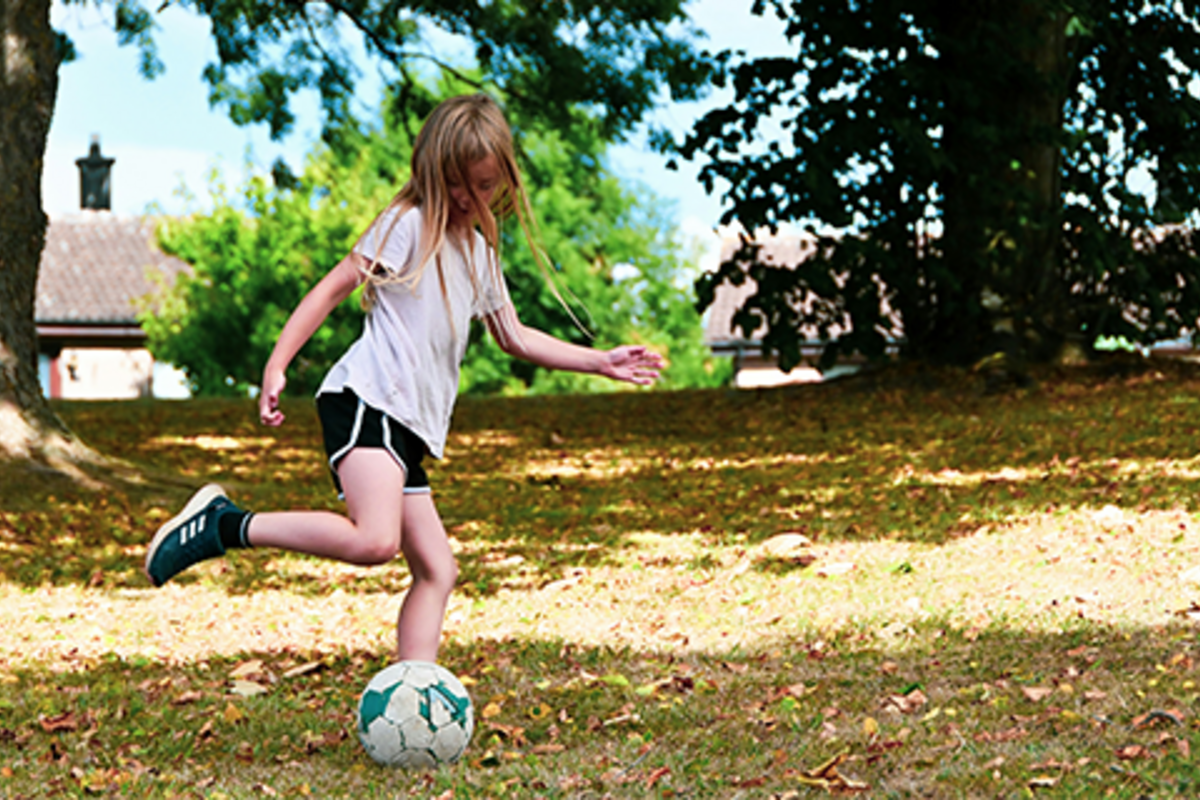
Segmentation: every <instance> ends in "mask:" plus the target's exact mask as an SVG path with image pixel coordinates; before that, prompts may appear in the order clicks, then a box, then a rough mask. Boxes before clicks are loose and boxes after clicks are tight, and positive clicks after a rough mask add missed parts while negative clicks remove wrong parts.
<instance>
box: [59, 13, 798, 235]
mask: <svg viewBox="0 0 1200 800" xmlns="http://www.w3.org/2000/svg"><path fill="white" fill-rule="evenodd" d="M749 6H750V0H694V2H692V3H691V4H690V5H689V6H688V8H689V11H690V13H691V15H692V19H693V20H694V21H695V23H696V24H697V26H698V27H700V28H701V30H703V31H705V32H706V34H707V36H708V39H707V42H706V46H708V47H709V48H711V49H714V50H717V49H724V48H743V49H746V50H748V51H750V52H752V53H754V54H757V55H767V54H781V53H784V52H787V43H786V40H785V38H784V36H783V34H782V25H781V24H780V23H779V22H778V21H777V20H775V19H774V18H771V17H768V18H761V17H755V16H753V15H751V14H750V12H749V10H748V9H749ZM107 13H108V14H111V10H109V11H108V12H107ZM52 19H53V24H54V26H55V27H56V28H57V29H59V30H62V31H64V32H65V33H67V35H68V36H70V37H71V39H72V40H73V42H74V43H75V48H76V51H77V52H78V54H79V57H78V59H77V60H76V61H74V62H72V63H69V64H66V65H64V66H63V67H62V69H61V70H60V74H59V80H60V83H59V90H58V101H57V104H56V107H55V112H54V117H53V121H52V123H51V128H50V136H49V140H48V143H47V149H46V159H45V171H44V178H43V184H42V194H43V205H44V208H45V209H46V212H47V213H48V214H49V215H50V216H51V217H52V218H55V217H62V216H64V215H69V214H72V213H76V212H78V210H79V170H78V168H77V167H76V165H75V159H77V158H81V157H84V156H86V155H87V153H88V147H89V144H90V142H91V140H92V137H93V136H95V137H98V138H99V141H100V147H101V151H102V153H103V155H105V156H107V157H110V158H115V159H116V163H115V165H114V167H113V173H112V210H113V212H114V213H116V214H120V215H136V214H144V213H171V214H175V213H183V212H186V211H189V210H197V209H200V210H202V209H203V208H205V207H206V206H207V201H206V198H207V196H208V185H209V178H210V175H211V173H212V171H213V169H214V168H216V169H219V170H220V172H221V173H222V174H223V176H224V179H225V181H226V182H227V183H229V184H231V185H232V186H235V187H236V186H237V185H240V183H241V182H242V178H243V176H244V175H245V171H244V169H245V166H246V164H247V161H248V160H249V162H250V163H251V165H255V166H256V167H257V168H258V169H263V168H265V167H266V166H269V165H270V164H271V163H272V162H273V161H274V160H275V158H276V157H277V156H282V157H283V158H284V159H285V160H286V161H287V162H288V163H289V164H291V165H292V166H293V168H298V167H299V166H300V165H301V163H302V160H303V155H304V153H305V152H306V151H307V150H308V149H309V148H310V147H311V146H312V144H313V142H314V141H315V140H316V138H317V131H318V126H319V119H318V115H317V110H316V104H315V102H313V101H312V100H311V99H310V100H309V101H308V102H301V103H299V104H297V106H296V111H297V116H298V121H297V124H296V126H295V128H294V130H293V132H292V133H291V134H290V135H289V136H288V137H287V138H286V139H285V140H284V141H283V142H272V141H270V138H269V136H268V135H267V131H266V127H265V126H251V127H246V128H239V127H238V126H236V125H234V124H233V123H232V122H230V121H229V118H228V116H227V114H226V112H225V111H224V110H223V109H220V108H210V107H209V105H208V90H207V86H206V84H204V82H203V80H202V78H201V70H202V69H203V68H204V66H205V65H206V64H207V63H209V61H210V60H213V56H214V53H215V50H214V48H213V45H212V43H211V37H210V36H209V30H208V24H207V22H206V21H205V20H204V19H202V18H200V17H197V16H195V15H194V14H191V13H188V12H186V11H183V10H180V9H179V8H177V7H175V6H167V7H166V8H165V10H164V11H162V12H161V13H159V14H158V15H157V16H156V19H157V21H158V24H159V28H160V29H159V31H158V32H157V33H156V39H157V41H158V46H159V53H160V58H161V60H162V61H163V63H164V64H165V66H166V71H165V73H164V74H162V75H160V76H159V77H157V78H156V79H154V80H152V81H147V80H144V79H142V78H141V77H140V75H139V73H138V71H137V58H138V56H137V51H136V49H135V48H133V47H119V46H118V45H117V42H116V36H115V35H114V34H113V32H112V25H111V23H110V22H109V21H108V19H107V17H106V15H105V13H104V12H102V11H100V10H98V9H96V8H94V7H91V6H78V5H72V6H70V7H64V6H63V5H62V4H61V3H55V4H54V6H53V17H52ZM367 70H368V71H369V70H370V68H369V67H367ZM360 85H361V86H370V85H371V83H370V80H369V78H368V80H367V81H366V82H365V83H364V84H360ZM376 86H377V84H376ZM375 91H378V90H377V88H376V89H375ZM727 97H728V95H727V94H720V93H717V94H713V95H711V96H710V97H709V98H707V99H706V100H704V101H701V102H700V103H692V104H675V105H667V106H664V107H662V108H660V109H659V110H658V111H657V112H656V113H655V117H654V119H655V121H656V122H658V123H660V124H665V125H666V126H667V127H669V128H670V129H672V130H675V131H678V132H683V131H685V130H687V129H688V127H690V124H691V122H692V121H694V120H695V119H697V118H698V117H699V116H700V114H702V113H703V111H704V110H705V109H707V108H709V107H714V106H716V105H718V104H719V103H720V102H721V100H722V99H723V98H726V99H727ZM611 157H612V167H613V169H614V171H615V172H616V173H617V174H618V175H619V176H621V177H623V178H627V179H630V180H634V181H640V182H642V183H644V184H645V185H647V186H649V187H650V188H651V189H652V190H653V191H654V192H655V194H656V195H657V196H658V197H660V198H662V199H664V200H666V201H667V202H669V203H673V204H674V205H675V209H676V222H677V223H678V225H679V227H680V230H681V231H682V232H683V233H684V235H685V236H688V237H693V238H694V239H695V240H697V241H700V242H701V243H702V244H704V245H706V246H707V249H708V251H709V252H710V253H711V251H712V250H713V249H714V246H715V243H716V241H717V236H716V235H715V233H714V230H715V228H716V226H717V222H718V220H719V217H720V214H721V203H720V200H719V198H718V197H710V196H707V195H706V194H705V193H704V189H703V187H702V186H701V185H700V183H699V181H698V180H697V178H696V169H695V168H694V167H690V166H689V165H687V164H686V163H684V164H682V165H681V169H680V170H679V171H677V172H673V171H670V170H668V169H667V168H666V159H665V158H664V157H662V156H660V155H657V154H655V153H652V152H650V151H649V150H648V149H647V148H646V147H645V146H644V140H641V139H640V138H639V137H638V136H635V137H634V138H633V141H632V143H630V144H627V145H622V146H620V147H617V148H614V150H613V151H612V153H611ZM189 197H190V199H189Z"/></svg>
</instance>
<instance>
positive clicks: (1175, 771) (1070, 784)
mask: <svg viewBox="0 0 1200 800" xmlns="http://www.w3.org/2000/svg"><path fill="white" fill-rule="evenodd" d="M1040 378H1041V381H1040V384H1039V387H1040V388H1037V389H1033V390H1024V391H1020V392H1016V393H1013V394H1010V395H1004V396H989V395H985V394H983V392H982V391H981V387H980V385H979V384H978V383H977V382H976V380H975V378H974V376H972V375H970V374H967V373H959V372H953V371H927V370H926V371H922V370H907V371H893V372H889V373H884V374H881V375H877V376H866V377H861V378H856V379H853V380H851V381H847V382H844V383H840V384H831V385H828V386H822V387H806V388H793V389H781V390H773V391H762V392H751V393H735V392H679V393H641V392H639V393H621V394H615V395H606V396H586V397H570V398H525V399H488V400H474V399H469V398H468V399H464V401H462V403H461V405H460V407H459V412H458V413H457V415H456V418H455V426H454V433H453V434H452V437H451V441H450V446H449V449H448V457H447V459H446V460H445V461H444V462H440V463H437V464H436V465H434V466H433V468H432V471H431V479H432V481H433V483H434V486H435V491H436V492H437V499H438V503H439V507H440V509H441V511H442V514H443V517H444V519H445V521H446V524H447V527H448V529H449V530H450V531H451V535H452V537H453V540H454V547H455V549H456V552H457V554H458V558H459V561H460V568H461V581H460V589H459V591H458V592H457V593H456V595H455V597H454V599H453V600H452V604H451V608H450V610H449V613H448V618H447V629H446V641H445V644H444V647H443V651H442V656H441V661H442V663H443V664H444V665H445V666H447V667H448V668H450V669H451V670H453V671H454V672H455V673H457V674H459V675H460V676H462V677H463V679H464V682H466V683H467V684H468V686H469V688H470V691H471V693H472V696H473V697H474V701H475V710H476V713H477V723H478V724H477V730H476V734H475V738H474V740H473V743H472V746H471V749H470V750H469V751H468V753H467V755H466V757H465V758H464V760H463V762H461V763H460V764H458V765H456V766H454V767H451V768H447V769H442V770H439V771H435V772H430V773H405V772H396V771H390V770H386V769H382V768H379V767H377V766H375V765H374V764H373V763H371V762H370V761H369V760H368V759H367V758H366V756H365V755H364V754H363V752H362V750H361V748H360V747H359V745H358V743H357V741H356V740H355V737H354V733H353V710H354V705H355V703H356V701H357V697H358V694H359V692H361V690H362V687H363V685H364V684H365V683H366V681H367V679H368V678H369V677H370V675H371V674H373V673H374V672H375V671H377V670H378V669H380V668H382V667H383V666H384V665H385V664H386V663H387V662H388V658H389V651H390V649H391V647H392V646H393V641H392V639H393V635H394V634H393V632H392V626H393V624H394V618H395V612H396V608H397V606H398V600H399V597H400V595H401V594H402V593H403V591H404V589H405V587H406V585H407V574H406V572H405V570H404V568H403V564H402V563H401V562H396V563H395V564H394V565H391V566H388V567H386V568H380V569H375V570H366V569H358V568H350V567H344V566H340V565H334V564H329V563H326V562H321V561H316V560H312V559H304V558H298V557H292V556H286V555H282V554H279V553H271V552H254V553H248V554H242V553H239V554H238V555H237V556H235V557H231V558H229V559H226V560H222V561H218V562H212V563H208V564H204V565H201V566H200V567H198V568H196V569H194V570H192V571H190V572H188V573H186V574H185V575H184V576H182V577H181V578H180V579H179V580H178V581H177V582H175V583H173V584H171V585H169V586H168V587H166V588H164V589H161V590H153V589H151V588H150V587H149V586H148V585H147V583H146V582H145V579H144V578H142V577H141V576H140V574H139V571H138V569H139V566H140V563H141V557H142V553H143V548H144V546H145V542H146V541H147V540H148V538H149V536H150V534H151V533H152V532H153V530H154V529H155V527H157V525H158V524H159V523H160V522H161V521H162V520H164V519H165V518H167V517H168V516H169V515H170V514H171V513H173V512H174V510H175V509H176V508H177V506H178V505H179V503H180V502H181V501H182V500H183V499H185V498H186V495H187V494H188V492H189V490H190V488H191V487H194V486H195V485H197V484H199V483H201V482H203V481H207V480H211V479H219V480H221V481H222V482H223V483H224V484H225V485H226V486H227V488H228V489H229V490H230V492H231V494H233V495H234V496H235V497H236V498H237V499H238V500H239V501H242V502H244V503H245V504H246V505H247V506H249V507H251V508H260V509H267V508H284V507H300V508H309V507H326V508H334V509H336V508H338V507H339V504H338V501H337V500H336V497H335V496H334V494H333V492H332V491H331V489H330V485H329V483H328V478H327V475H326V474H325V470H324V467H323V466H322V462H321V457H320V455H319V454H318V452H317V448H318V446H319V438H318V436H317V434H316V430H315V416H314V415H313V413H312V411H311V408H310V405H309V404H308V403H306V402H304V401H297V402H295V403H293V404H292V405H291V406H290V407H289V408H288V411H289V417H290V419H289V422H288V423H287V424H286V425H285V426H284V428H282V429H280V430H267V429H264V428H261V427H259V426H258V425H257V424H256V422H255V416H254V410H253V408H252V407H251V406H250V405H249V404H247V403H245V402H235V401H190V402H185V403H140V402H139V403H78V404H67V405H63V406H61V407H60V413H62V415H63V416H64V417H65V418H66V419H67V421H68V422H69V424H70V425H71V426H72V428H73V429H74V430H76V431H77V432H78V433H80V434H81V435H82V437H83V438H84V439H85V440H86V441H88V442H89V443H90V444H92V445H93V446H95V447H96V448H97V449H99V450H101V451H103V452H105V453H108V454H111V455H115V456H117V457H119V458H121V459H124V460H125V461H126V462H128V463H131V464H133V465H134V466H136V467H137V468H138V469H139V470H141V471H142V472H143V473H144V474H146V475H149V476H152V478H153V479H152V480H150V481H148V482H146V483H144V484H142V485H136V484H135V485H128V484H121V488H120V489H113V490H109V491H105V492H96V491H94V490H91V489H87V488H83V487H79V486H77V485H74V484H71V483H67V482H59V481H57V480H55V479H54V478H53V477H52V476H48V475H45V474H28V473H17V472H14V471H13V470H11V469H9V470H8V471H5V470H4V468H3V467H0V509H2V510H0V626H2V628H3V630H4V631H5V633H4V635H3V636H0V797H4V798H19V797H31V798H32V797H43V796H63V797H76V796H80V797H81V796H114V797H139V798H140V797H176V796H182V797H200V798H240V797H262V796H286V797H298V796H313V797H442V798H451V797H453V798H459V799H460V800H461V798H483V797H495V798H500V797H529V798H533V797H546V798H568V797H569V798H602V797H614V798H619V797H647V796H650V797H689V798H693V797H694V798H699V797H715V798H734V797H746V798H750V797H781V798H782V797H808V796H823V795H824V794H826V793H827V792H830V791H832V792H835V793H838V792H840V793H853V792H860V791H861V792H864V793H866V794H868V795H869V796H872V797H875V796H878V797H1025V796H1029V795H1031V794H1044V795H1046V796H1053V797H1104V796H1112V797H1130V798H1134V797H1158V796H1176V795H1187V794H1193V793H1195V792H1196V791H1197V789H1198V784H1200V768H1197V767H1196V766H1195V765H1194V764H1193V760H1192V758H1191V750H1192V748H1193V747H1196V746H1200V739H1198V735H1197V730H1198V728H1200V721H1198V717H1197V710H1198V701H1200V689H1197V681H1200V675H1198V673H1197V670H1196V666H1195V664H1196V660H1197V658H1200V640H1198V638H1197V632H1196V630H1195V623H1194V621H1193V617H1196V616H1197V615H1200V604H1198V603H1197V602H1196V601H1197V599H1198V598H1197V597H1196V595H1197V593H1198V592H1200V589H1198V587H1197V584H1196V583H1195V582H1194V581H1196V580H1200V579H1198V578H1195V577H1194V573H1191V572H1190V570H1191V569H1192V568H1193V567H1194V566H1196V565H1200V520H1198V519H1197V516H1196V505H1197V504H1196V501H1195V499H1194V498H1195V497H1196V490H1197V488H1198V483H1200V458H1198V457H1197V455H1196V446H1195V442H1196V441H1197V427H1198V424H1200V415H1198V414H1197V411H1198V410H1200V409H1198V408H1197V404H1198V403H1200V399H1198V398H1200V392H1198V390H1200V372H1197V371H1195V370H1194V369H1192V368H1190V367H1187V366H1185V365H1174V364H1167V365H1164V364H1151V365H1143V364H1137V363H1133V362H1110V363H1108V364H1106V365H1104V366H1101V367H1095V368H1088V369H1077V370H1074V371H1067V372H1048V373H1046V374H1044V375H1041V376H1040ZM801 537H803V538H801ZM839 758H840V759H841V760H840V761H837V759H839ZM831 759H833V760H835V762H836V763H834V764H833V765H832V766H830V765H829V764H830V760H831ZM823 767H824V769H823Z"/></svg>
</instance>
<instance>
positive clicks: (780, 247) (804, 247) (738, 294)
mask: <svg viewBox="0 0 1200 800" xmlns="http://www.w3.org/2000/svg"><path fill="white" fill-rule="evenodd" d="M756 241H757V243H758V244H759V245H761V249H760V250H759V257H760V258H761V259H762V261H763V262H764V263H766V264H773V265H775V264H777V265H780V266H785V267H795V266H797V265H798V264H799V263H800V262H801V261H803V260H804V259H805V258H807V257H808V255H809V254H810V253H812V252H813V249H814V248H815V246H816V243H815V239H813V238H812V237H810V236H799V235H779V236H767V237H763V238H759V239H757V240H756ZM740 245H741V239H740V238H739V237H737V236H727V237H725V238H724V239H722V241H721V261H720V263H722V264H723V263H725V262H726V261H728V260H729V259H731V258H732V257H733V254H734V253H735V252H737V249H738V247H739V246H740ZM756 290H757V284H756V283H755V282H754V280H753V279H752V278H747V279H746V280H745V282H743V283H742V285H741V286H734V285H733V284H731V283H728V282H726V283H722V284H721V285H720V286H718V287H717V292H716V295H715V296H714V297H713V303H712V305H711V306H709V309H708V322H707V323H706V324H705V326H704V339H705V341H706V342H708V344H709V345H719V344H731V343H734V342H739V341H741V342H745V341H747V340H757V339H759V338H760V337H761V336H762V335H763V333H765V329H764V328H762V327H760V328H759V330H756V331H754V333H753V334H752V335H750V336H746V335H745V334H743V333H742V329H741V328H736V329H735V328H734V327H733V315H734V314H735V313H737V310H738V309H739V308H741V306H742V303H744V302H745V301H746V298H748V297H750V295H752V294H754V292H755V291H756Z"/></svg>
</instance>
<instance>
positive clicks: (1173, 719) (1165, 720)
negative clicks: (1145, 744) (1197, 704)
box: [1130, 708, 1183, 731]
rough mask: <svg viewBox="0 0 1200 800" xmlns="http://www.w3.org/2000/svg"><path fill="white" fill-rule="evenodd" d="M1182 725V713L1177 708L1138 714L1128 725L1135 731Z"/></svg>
mask: <svg viewBox="0 0 1200 800" xmlns="http://www.w3.org/2000/svg"><path fill="white" fill-rule="evenodd" d="M1160 723H1161V724H1170V725H1182V724H1183V712H1182V711H1180V710H1179V709H1177V708H1172V709H1169V710H1167V711H1158V710H1154V711H1147V712H1146V713H1145V714H1139V715H1138V716H1136V717H1134V718H1133V721H1132V722H1131V723H1130V727H1132V728H1133V729H1134V730H1135V731H1140V730H1145V729H1146V728H1152V727H1154V726H1155V725H1158V724H1160Z"/></svg>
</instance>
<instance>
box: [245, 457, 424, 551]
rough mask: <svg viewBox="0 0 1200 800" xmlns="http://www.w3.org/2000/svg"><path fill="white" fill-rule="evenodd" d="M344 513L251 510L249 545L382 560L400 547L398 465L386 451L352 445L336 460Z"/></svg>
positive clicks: (400, 480) (400, 481)
mask: <svg viewBox="0 0 1200 800" xmlns="http://www.w3.org/2000/svg"><path fill="white" fill-rule="evenodd" d="M338 477H339V478H340V479H341V481H342V488H343V489H344V490H345V493H346V510H347V513H348V514H349V517H348V518H347V517H343V516H342V515H340V514H335V513H333V512H332V511H268V512H264V513H259V514H255V515H254V516H253V517H252V518H251V520H250V525H249V529H248V531H247V536H248V538H249V540H250V544H251V545H253V546H254V547H279V548H282V549H284V550H291V551H292V552H296V553H308V554H309V555H314V556H322V557H324V558H333V559H337V560H338V561H345V562H347V563H350V564H360V565H364V566H366V565H372V564H385V563H387V562H388V561H391V560H392V559H393V558H395V556H396V553H397V551H398V550H399V549H400V533H401V519H402V516H401V514H402V508H403V502H402V499H403V497H404V470H403V469H402V468H401V467H400V465H399V464H397V463H396V461H395V459H393V458H392V457H391V455H390V454H389V453H388V452H387V451H386V450H379V449H372V448H355V449H354V450H351V451H350V452H349V453H348V454H347V455H346V457H345V458H343V459H342V461H341V462H340V463H339V464H338Z"/></svg>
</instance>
